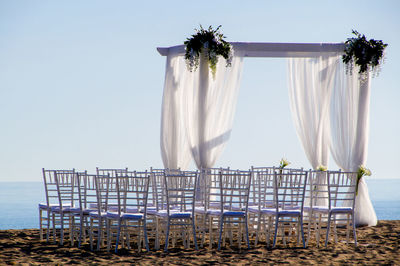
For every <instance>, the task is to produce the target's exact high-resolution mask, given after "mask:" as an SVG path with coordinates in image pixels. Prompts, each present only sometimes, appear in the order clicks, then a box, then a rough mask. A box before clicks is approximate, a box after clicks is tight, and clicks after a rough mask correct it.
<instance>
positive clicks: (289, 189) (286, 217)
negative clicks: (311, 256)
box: [265, 171, 307, 247]
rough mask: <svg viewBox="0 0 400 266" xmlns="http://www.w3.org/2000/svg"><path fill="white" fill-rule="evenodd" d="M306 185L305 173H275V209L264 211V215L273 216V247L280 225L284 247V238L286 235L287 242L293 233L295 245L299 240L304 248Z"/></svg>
mask: <svg viewBox="0 0 400 266" xmlns="http://www.w3.org/2000/svg"><path fill="white" fill-rule="evenodd" d="M306 184H307V172H306V171H287V172H284V171H279V172H277V171H275V176H274V192H275V207H274V208H271V209H269V210H268V209H265V213H267V214H269V215H272V216H275V232H274V243H273V246H274V247H275V245H276V240H277V238H278V228H279V225H280V224H281V235H282V240H283V243H284V245H286V237H285V236H286V235H287V236H288V240H290V237H291V235H292V232H295V233H296V234H297V243H299V242H300V238H301V239H302V244H303V247H305V239H304V230H303V206H304V195H305V188H306ZM294 224H296V225H297V229H295V228H296V227H295V226H294ZM285 229H286V230H285Z"/></svg>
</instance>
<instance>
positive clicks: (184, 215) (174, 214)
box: [169, 211, 192, 219]
mask: <svg viewBox="0 0 400 266" xmlns="http://www.w3.org/2000/svg"><path fill="white" fill-rule="evenodd" d="M169 216H170V217H171V218H177V219H179V218H190V217H192V213H191V212H179V211H172V212H171V211H170V213H169Z"/></svg>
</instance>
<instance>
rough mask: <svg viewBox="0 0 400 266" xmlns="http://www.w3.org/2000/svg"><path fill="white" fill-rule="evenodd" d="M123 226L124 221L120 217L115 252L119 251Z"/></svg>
mask: <svg viewBox="0 0 400 266" xmlns="http://www.w3.org/2000/svg"><path fill="white" fill-rule="evenodd" d="M121 226H122V221H121V219H118V230H117V241H116V243H115V253H118V244H119V238H120V236H121Z"/></svg>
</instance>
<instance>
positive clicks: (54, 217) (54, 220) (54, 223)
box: [52, 212, 57, 243]
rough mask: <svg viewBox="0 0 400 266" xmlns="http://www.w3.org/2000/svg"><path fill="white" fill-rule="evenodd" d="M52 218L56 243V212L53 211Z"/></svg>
mask: <svg viewBox="0 0 400 266" xmlns="http://www.w3.org/2000/svg"><path fill="white" fill-rule="evenodd" d="M52 216H53V217H52V219H53V241H54V243H56V242H57V237H56V214H55V213H54V212H53V213H52Z"/></svg>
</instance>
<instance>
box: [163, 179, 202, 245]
mask: <svg viewBox="0 0 400 266" xmlns="http://www.w3.org/2000/svg"><path fill="white" fill-rule="evenodd" d="M197 181H198V172H197V171H196V172H192V171H179V172H178V173H177V172H171V171H166V172H164V185H165V191H166V199H167V209H166V211H164V212H158V213H157V215H160V217H162V218H164V219H165V220H166V229H165V248H164V250H165V251H168V245H169V237H170V233H172V234H173V244H175V240H176V237H177V236H178V235H180V236H181V238H182V240H183V244H184V246H185V247H186V248H188V247H189V246H190V238H191V237H190V233H189V232H190V231H192V234H193V242H194V246H195V248H196V250H197V249H198V247H197V239H196V226H195V217H194V209H195V197H196V189H197Z"/></svg>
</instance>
